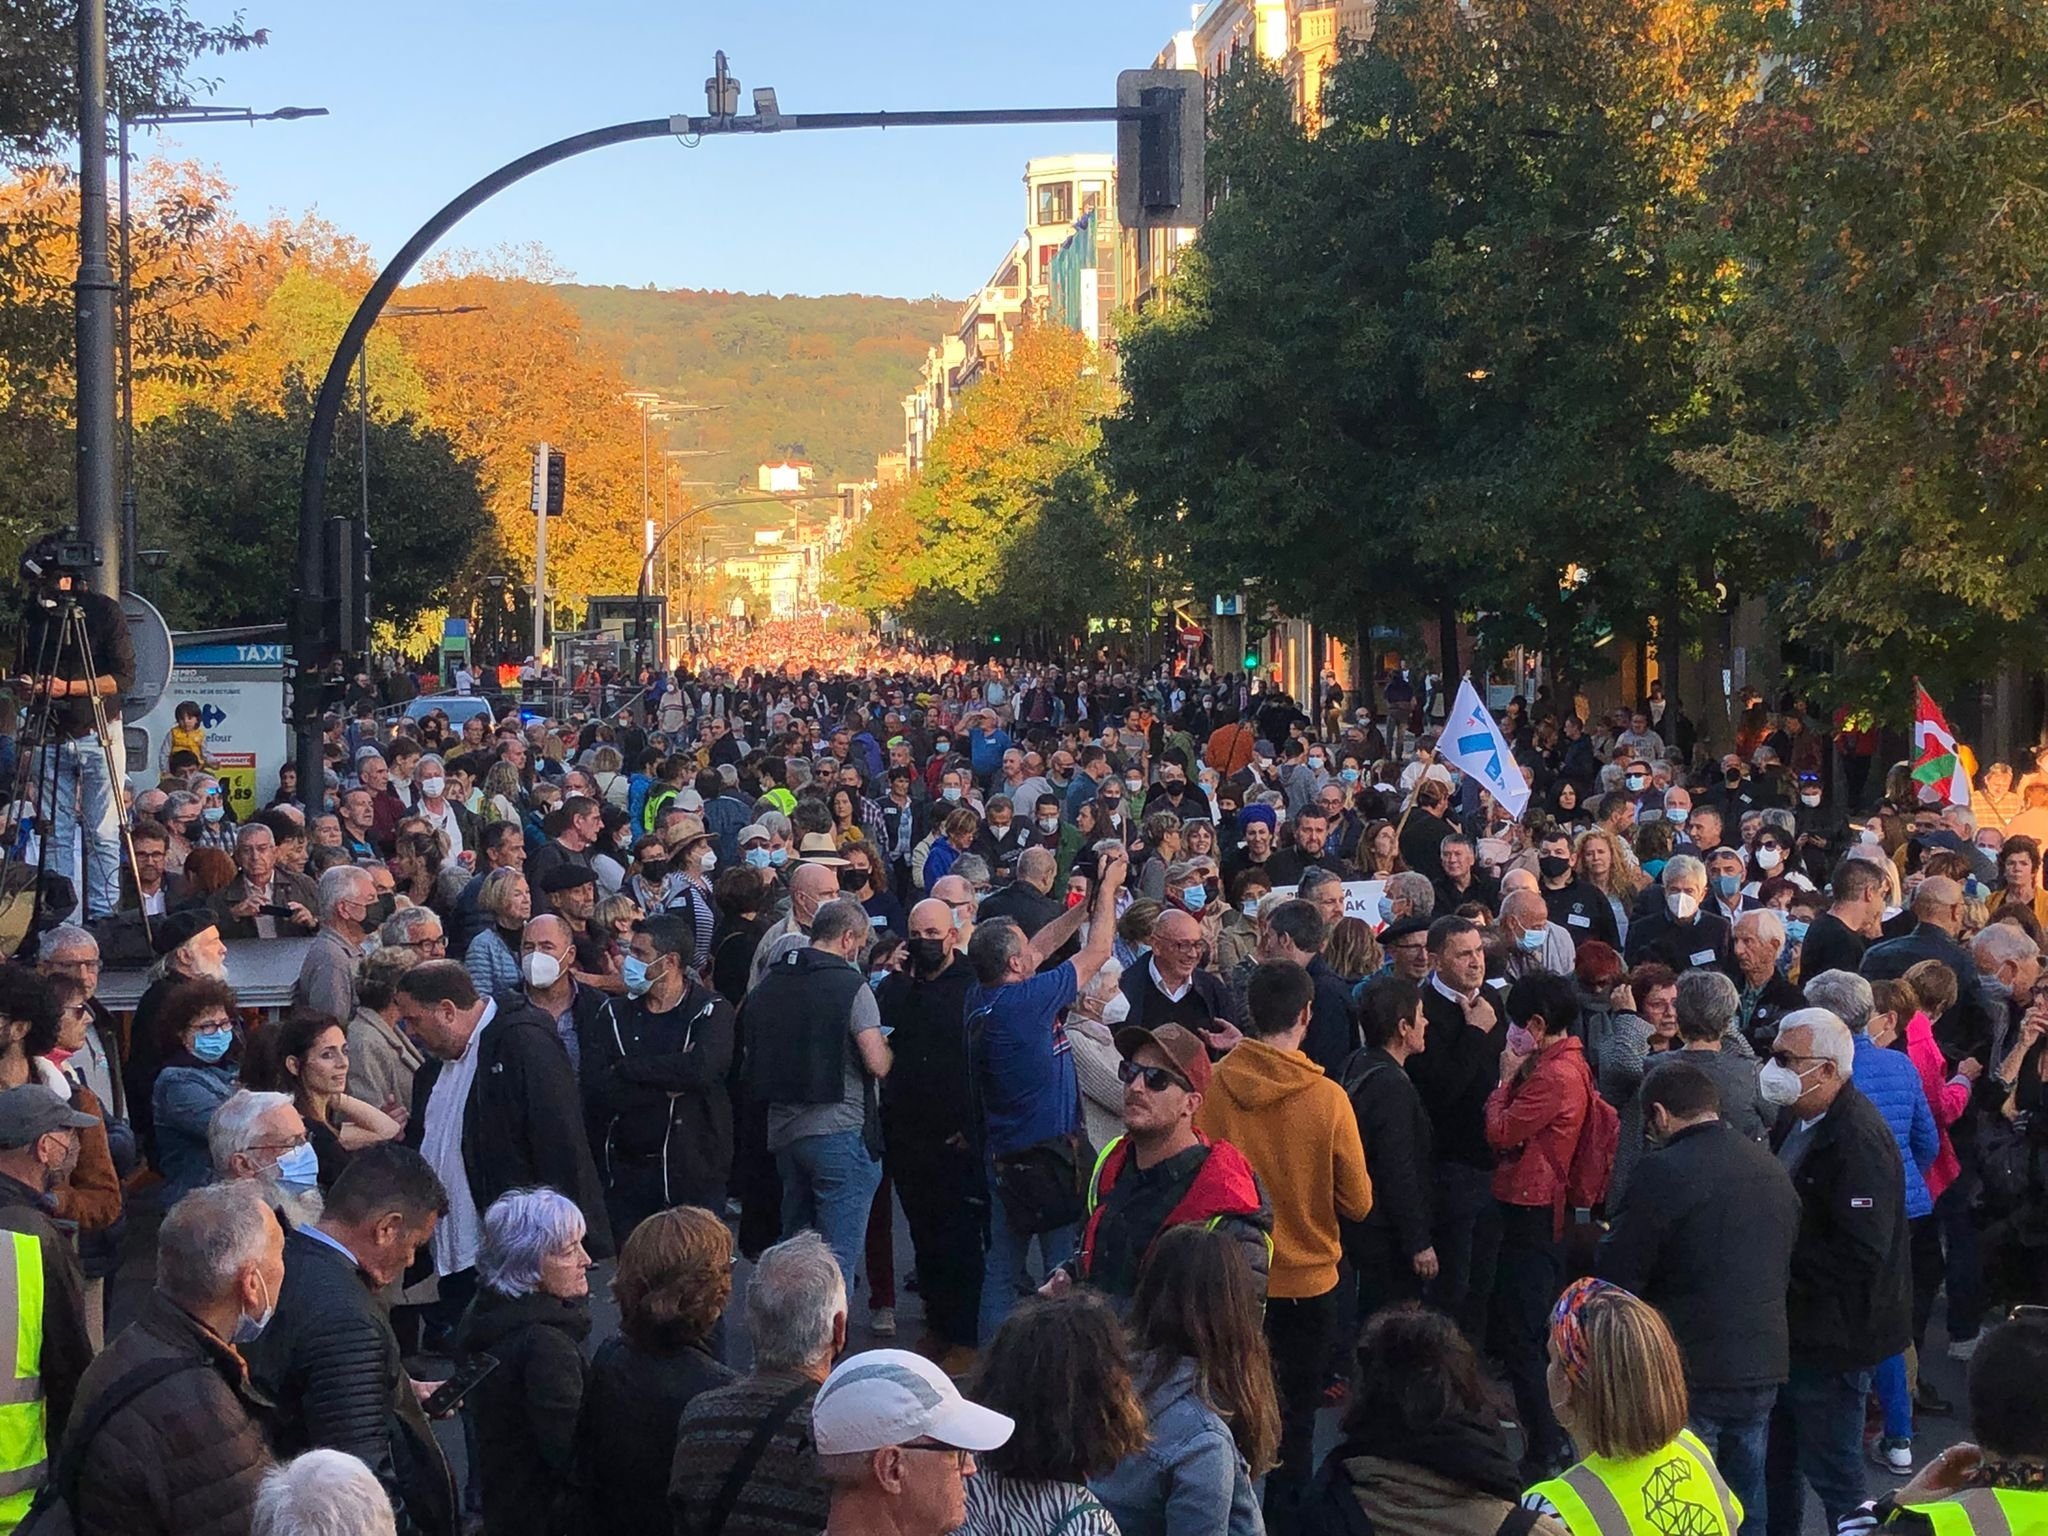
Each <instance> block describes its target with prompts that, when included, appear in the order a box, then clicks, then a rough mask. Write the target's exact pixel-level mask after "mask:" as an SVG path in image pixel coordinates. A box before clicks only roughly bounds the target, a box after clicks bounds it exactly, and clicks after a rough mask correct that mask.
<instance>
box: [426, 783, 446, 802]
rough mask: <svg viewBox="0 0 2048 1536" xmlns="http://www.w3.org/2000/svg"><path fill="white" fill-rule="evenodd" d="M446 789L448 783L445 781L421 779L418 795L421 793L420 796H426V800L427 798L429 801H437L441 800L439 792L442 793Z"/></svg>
mask: <svg viewBox="0 0 2048 1536" xmlns="http://www.w3.org/2000/svg"><path fill="white" fill-rule="evenodd" d="M447 787H448V781H447V780H446V779H421V780H420V793H421V794H423V795H425V796H426V797H427V798H428V799H429V800H438V799H440V798H441V791H442V790H444V789H446V788H447Z"/></svg>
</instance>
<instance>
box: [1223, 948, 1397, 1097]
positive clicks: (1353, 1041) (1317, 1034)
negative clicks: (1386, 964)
mask: <svg viewBox="0 0 2048 1536" xmlns="http://www.w3.org/2000/svg"><path fill="white" fill-rule="evenodd" d="M1197 974H1200V973H1199V972H1198V973H1197ZM1308 979H1309V980H1310V981H1312V982H1314V983H1315V984H1316V996H1315V1001H1314V1002H1313V1003H1312V1004H1310V1005H1309V1014H1308V1033H1307V1034H1305V1035H1303V1036H1302V1037H1301V1054H1302V1055H1304V1056H1306V1057H1307V1058H1308V1059H1309V1060H1310V1061H1312V1062H1314V1063H1315V1064H1316V1065H1317V1066H1319V1067H1321V1068H1322V1069H1323V1073H1324V1075H1325V1076H1326V1077H1328V1078H1330V1079H1331V1080H1332V1081H1341V1080H1342V1079H1343V1076H1344V1063H1345V1062H1347V1061H1349V1060H1350V1059H1351V1053H1352V1052H1353V1051H1355V1050H1357V1049H1358V1043H1359V1041H1358V1023H1357V1020H1356V1018H1355V1016H1354V1015H1353V1014H1352V1011H1351V984H1350V983H1349V982H1347V981H1346V980H1345V979H1344V978H1343V977H1342V976H1339V975H1338V974H1337V973H1336V972H1335V971H1333V970H1331V969H1330V964H1329V962H1328V961H1327V960H1325V959H1324V958H1323V957H1322V956H1321V955H1312V956H1310V958H1309V962H1308ZM1237 1022H1239V1023H1241V1022H1242V1021H1241V1020H1240V1021H1237Z"/></svg>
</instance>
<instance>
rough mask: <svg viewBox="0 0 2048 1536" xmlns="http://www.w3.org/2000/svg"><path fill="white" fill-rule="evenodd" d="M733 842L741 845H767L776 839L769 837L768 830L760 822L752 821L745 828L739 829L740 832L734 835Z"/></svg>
mask: <svg viewBox="0 0 2048 1536" xmlns="http://www.w3.org/2000/svg"><path fill="white" fill-rule="evenodd" d="M733 841H734V842H735V843H741V844H745V843H767V842H773V841H774V839H773V838H771V837H770V836H769V835H768V829H767V828H766V827H764V826H762V825H761V823H759V822H758V821H750V822H748V823H747V824H746V825H745V826H744V827H741V828H740V829H739V831H738V832H737V833H736V834H735V835H734V837H733Z"/></svg>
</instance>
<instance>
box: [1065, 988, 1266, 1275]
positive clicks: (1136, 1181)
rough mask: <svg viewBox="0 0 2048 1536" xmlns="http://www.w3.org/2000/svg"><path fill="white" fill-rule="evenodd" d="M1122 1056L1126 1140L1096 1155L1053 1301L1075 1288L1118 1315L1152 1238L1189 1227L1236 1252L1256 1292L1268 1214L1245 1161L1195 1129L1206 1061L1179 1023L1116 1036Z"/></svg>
mask: <svg viewBox="0 0 2048 1536" xmlns="http://www.w3.org/2000/svg"><path fill="white" fill-rule="evenodd" d="M1116 1048H1117V1051H1118V1053H1119V1054H1120V1055H1121V1056H1122V1057H1123V1061H1122V1062H1121V1063H1120V1064H1119V1065H1118V1067H1117V1076H1118V1077H1119V1078H1120V1079H1122V1081H1123V1085H1124V1109H1123V1122H1124V1134H1123V1135H1121V1136H1119V1137H1117V1138H1116V1140H1114V1141H1112V1142H1111V1143H1110V1144H1109V1145H1108V1146H1107V1147H1105V1148H1103V1151H1102V1156H1101V1157H1100V1158H1099V1159H1097V1161H1096V1164H1095V1175H1094V1177H1093V1178H1092V1179H1091V1180H1090V1181H1089V1185H1088V1217H1087V1221H1086V1222H1085V1224H1084V1225H1083V1226H1082V1228H1081V1246H1080V1250H1079V1251H1078V1252H1077V1253H1076V1254H1075V1255H1074V1257H1073V1258H1071V1259H1069V1260H1068V1261H1067V1262H1066V1263H1065V1264H1063V1265H1061V1266H1060V1267H1059V1268H1058V1269H1056V1270H1054V1271H1053V1272H1052V1274H1051V1276H1050V1277H1049V1278H1048V1279H1047V1280H1046V1283H1045V1285H1044V1287H1043V1288H1042V1293H1043V1294H1046V1295H1052V1296H1057V1295H1059V1294H1060V1293H1062V1292H1063V1291H1065V1290H1066V1289H1067V1288H1068V1287H1069V1286H1071V1285H1072V1284H1073V1283H1074V1282H1075V1281H1076V1280H1079V1281H1081V1282H1083V1283H1085V1284H1088V1285H1092V1286H1094V1287H1095V1288H1096V1289H1097V1290H1099V1291H1101V1292H1102V1293H1103V1294H1105V1295H1106V1296H1107V1297H1108V1298H1109V1299H1110V1301H1111V1302H1112V1303H1113V1304H1114V1305H1116V1306H1117V1307H1119V1308H1122V1307H1123V1306H1124V1305H1125V1304H1127V1303H1128V1302H1129V1301H1130V1299H1131V1296H1132V1295H1133V1294H1134V1293H1135V1292H1136V1290H1137V1286H1138V1268H1139V1265H1140V1264H1141V1263H1142V1262H1143V1261H1144V1257H1145V1255H1146V1254H1147V1253H1149V1252H1150V1251H1151V1249H1152V1244H1153V1242H1154V1240H1155V1239H1157V1238H1158V1236H1159V1234H1160V1233H1161V1232H1163V1231H1164V1230H1166V1228H1168V1227H1177V1226H1182V1225H1184V1224H1186V1223H1188V1222H1197V1223H1200V1224H1203V1225H1207V1226H1212V1227H1214V1228H1215V1229H1217V1230H1219V1231H1222V1232H1225V1233H1228V1234H1229V1235H1230V1236H1232V1237H1234V1238H1236V1239H1237V1240H1238V1242H1239V1243H1241V1244H1242V1245H1243V1246H1244V1252H1245V1257H1246V1258H1247V1259H1248V1260H1249V1261H1250V1263H1251V1266H1252V1273H1253V1274H1254V1275H1256V1276H1257V1277H1258V1284H1259V1289H1260V1291H1261V1292H1263V1291H1264V1290H1265V1288H1266V1274H1267V1271H1268V1269H1269V1268H1270V1267H1271V1264H1272V1256H1273V1207H1272V1205H1271V1203H1270V1202H1268V1201H1267V1199H1266V1192H1265V1191H1264V1190H1263V1189H1262V1188H1260V1187H1259V1180H1258V1176H1257V1175H1256V1174H1254V1173H1253V1172H1252V1165H1251V1164H1250V1163H1249V1162H1248V1161H1246V1159H1245V1155H1244V1154H1243V1153H1242V1152H1240V1151H1238V1149H1237V1148H1236V1147H1234V1146H1232V1145H1231V1144H1230V1143H1229V1142H1227V1141H1211V1140H1210V1139H1209V1138H1208V1137H1206V1136H1204V1135H1203V1134H1202V1133H1201V1132H1199V1131H1197V1130H1196V1129H1195V1114H1196V1112H1197V1111H1198V1110H1200V1109H1201V1107H1202V1096H1203V1095H1204V1094H1206V1093H1207V1092H1208V1091H1209V1071H1210V1069H1209V1052H1208V1048H1207V1047H1206V1046H1204V1045H1203V1044H1202V1041H1201V1039H1200V1037H1199V1036H1197V1035H1196V1034H1195V1033H1194V1031H1192V1030H1189V1029H1184V1028H1182V1027H1181V1026H1180V1025H1178V1024H1161V1025H1159V1026H1158V1027H1156V1028H1153V1029H1138V1028H1125V1029H1120V1030H1118V1031H1117V1033H1116Z"/></svg>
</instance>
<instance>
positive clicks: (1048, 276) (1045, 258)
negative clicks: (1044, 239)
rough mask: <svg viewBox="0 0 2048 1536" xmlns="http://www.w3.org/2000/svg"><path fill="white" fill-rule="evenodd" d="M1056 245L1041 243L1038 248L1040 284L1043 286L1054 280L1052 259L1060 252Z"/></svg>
mask: <svg viewBox="0 0 2048 1536" xmlns="http://www.w3.org/2000/svg"><path fill="white" fill-rule="evenodd" d="M1058 250H1059V247H1058V246H1056V245H1041V246H1040V247H1039V248H1038V286H1039V287H1041V288H1043V287H1044V286H1045V285H1046V284H1047V283H1049V282H1051V281H1052V259H1053V256H1054V255H1055V254H1056V253H1057V252H1058Z"/></svg>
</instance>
